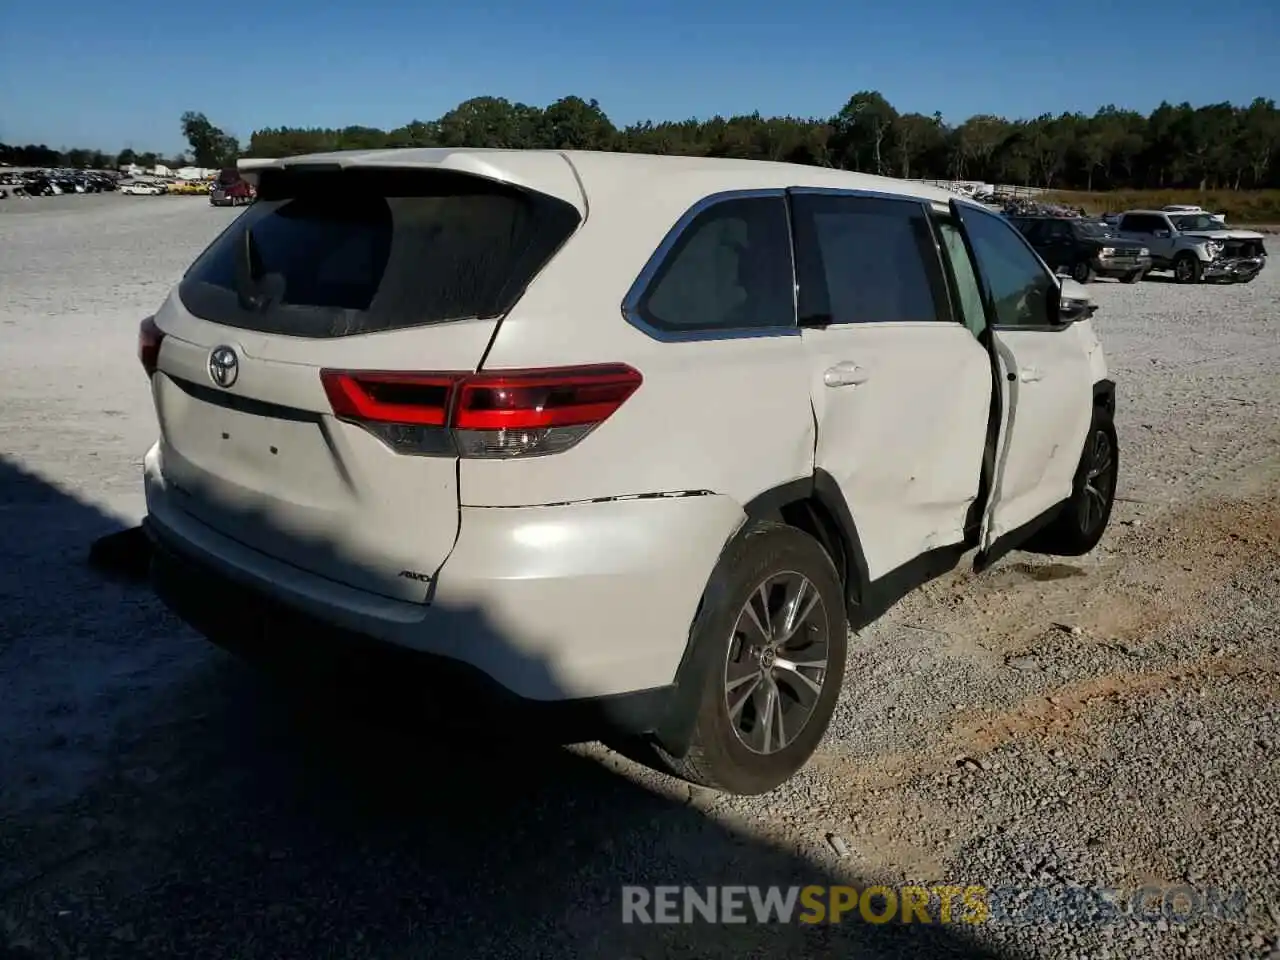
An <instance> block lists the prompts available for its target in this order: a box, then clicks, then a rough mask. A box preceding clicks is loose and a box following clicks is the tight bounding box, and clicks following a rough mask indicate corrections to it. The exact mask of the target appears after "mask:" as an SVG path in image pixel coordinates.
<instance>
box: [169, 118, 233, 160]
mask: <svg viewBox="0 0 1280 960" xmlns="http://www.w3.org/2000/svg"><path fill="white" fill-rule="evenodd" d="M182 135H183V136H184V137H186V138H187V143H189V144H190V145H191V156H192V159H193V160H194V161H195V165H196V166H198V167H225V166H230V165H231V164H233V163H235V160H236V157H237V156H239V154H240V144H239V143H238V142H237V141H236V138H235V137H232V136H228V135H227V134H226V133H224V132H223V131H222V130H220V129H218V128H217V127H215V126H214V125H213V124H212V123H210V122H209V118H208V117H206V116H205V115H204V114H203V113H195V112H192V111H190V110H188V111H187V112H186V113H184V114H183V115H182Z"/></svg>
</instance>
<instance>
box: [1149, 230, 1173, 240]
mask: <svg viewBox="0 0 1280 960" xmlns="http://www.w3.org/2000/svg"><path fill="white" fill-rule="evenodd" d="M1152 236H1153V237H1155V238H1156V239H1158V240H1168V239H1169V238H1170V237H1171V236H1173V234H1171V233H1170V232H1169V231H1168V230H1157V231H1156V232H1155V233H1153V234H1152Z"/></svg>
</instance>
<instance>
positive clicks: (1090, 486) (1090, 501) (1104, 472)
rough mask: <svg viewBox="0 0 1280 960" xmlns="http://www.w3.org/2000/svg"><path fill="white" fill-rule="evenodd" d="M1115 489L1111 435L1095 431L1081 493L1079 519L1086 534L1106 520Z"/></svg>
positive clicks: (1114, 465) (1090, 443)
mask: <svg viewBox="0 0 1280 960" xmlns="http://www.w3.org/2000/svg"><path fill="white" fill-rule="evenodd" d="M1115 487H1116V457H1115V450H1114V449H1113V447H1112V444H1111V436H1110V435H1109V434H1108V433H1107V431H1105V430H1095V431H1094V432H1093V437H1092V439H1091V440H1090V442H1089V455H1088V457H1087V459H1086V466H1085V476H1084V487H1083V489H1082V490H1081V491H1080V493H1081V497H1080V503H1079V520H1080V531H1081V532H1082V533H1084V534H1085V535H1088V534H1091V533H1093V532H1094V530H1096V529H1097V527H1098V524H1100V523H1102V522H1103V521H1104V520H1105V519H1106V516H1107V508H1108V507H1109V506H1110V504H1111V498H1112V496H1113V495H1114V494H1115Z"/></svg>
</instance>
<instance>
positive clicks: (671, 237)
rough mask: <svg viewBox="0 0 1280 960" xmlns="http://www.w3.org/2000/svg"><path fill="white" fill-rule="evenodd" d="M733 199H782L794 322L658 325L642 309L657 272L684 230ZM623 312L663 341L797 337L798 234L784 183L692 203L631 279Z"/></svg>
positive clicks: (682, 341) (638, 328) (626, 316)
mask: <svg viewBox="0 0 1280 960" xmlns="http://www.w3.org/2000/svg"><path fill="white" fill-rule="evenodd" d="M734 200H778V201H780V202H781V203H782V207H783V210H784V212H785V216H786V218H787V241H788V243H787V247H788V250H789V251H790V258H791V323H790V324H787V325H778V326H773V327H721V328H711V329H705V330H668V329H665V328H663V327H658V326H655V325H653V324H651V323H649V321H647V320H645V318H644V316H643V314H641V312H640V303H641V302H642V301H643V300H644V297H645V294H646V293H648V291H649V287H650V286H651V285H652V283H653V281H654V279H655V278H656V277H657V275H658V272H659V271H660V270H661V269H662V267H663V266H664V264H665V263H666V261H667V258H668V256H670V254H671V252H672V250H674V249H675V247H676V245H677V244H678V243H679V242H680V238H681V237H682V236H683V235H684V233H685V231H687V230H688V229H689V227H690V226H692V225H693V223H694V221H696V220H697V219H698V218H699V217H700V216H701V215H702V214H704V213H706V212H707V211H708V210H711V209H713V208H714V207H718V206H720V205H721V204H724V203H729V202H731V201H734ZM622 316H623V319H625V320H626V321H627V323H629V324H631V326H633V327H635V328H636V329H637V330H639V331H640V332H641V333H643V334H645V335H646V336H648V337H651V338H653V339H654V340H659V341H662V342H663V343H688V342H698V341H705V340H751V339H756V338H758V337H798V336H800V327H799V325H798V324H797V323H796V256H795V236H794V231H793V230H792V228H791V206H790V204H788V203H787V190H786V188H785V187H768V188H765V189H757V190H724V191H721V192H719V193H712V194H709V195H707V196H705V197H703V198H702V199H701V200H699V201H697V202H696V203H695V204H693V206H691V207H689V209H688V210H686V211H685V212H684V213H683V214H681V215H680V219H679V220H677V221H676V222H675V225H674V226H673V227H672V228H671V229H670V230H668V231H667V235H666V236H665V237H664V238H663V239H662V242H661V243H660V244H658V248H657V249H656V250H654V251H653V253H652V254H651V255H650V257H649V259H648V260H647V261H646V262H645V265H644V268H643V269H642V270H641V271H640V274H639V276H637V277H636V279H635V280H634V281H633V282H632V284H631V288H630V289H629V290H628V291H627V294H626V296H625V297H623V299H622Z"/></svg>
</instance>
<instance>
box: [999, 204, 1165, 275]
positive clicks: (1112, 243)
mask: <svg viewBox="0 0 1280 960" xmlns="http://www.w3.org/2000/svg"><path fill="white" fill-rule="evenodd" d="M1009 219H1010V221H1011V222H1012V223H1013V225H1014V226H1015V227H1017V228H1018V229H1019V230H1020V231H1022V235H1023V236H1025V237H1026V238H1027V241H1028V242H1029V243H1030V244H1031V246H1032V247H1034V248H1035V251H1036V253H1038V254H1040V257H1041V259H1043V260H1044V262H1045V263H1047V264H1048V265H1049V267H1050V269H1052V270H1055V271H1057V272H1059V273H1061V272H1066V273H1069V274H1071V278H1072V279H1073V280H1075V281H1076V282H1077V283H1088V282H1089V281H1090V280H1093V279H1094V278H1095V277H1119V278H1120V279H1121V280H1123V281H1124V282H1125V283H1137V282H1138V281H1139V280H1141V279H1142V277H1143V275H1144V274H1146V273H1147V272H1148V271H1149V270H1150V269H1151V251H1150V250H1148V249H1147V248H1146V247H1144V246H1142V244H1140V243H1137V242H1135V241H1133V240H1125V239H1123V238H1122V237H1121V236H1120V235H1119V234H1118V233H1116V230H1115V227H1113V226H1111V225H1110V224H1108V223H1103V222H1102V221H1101V220H1083V219H1081V220H1075V219H1069V218H1066V217H1010V218H1009Z"/></svg>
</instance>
